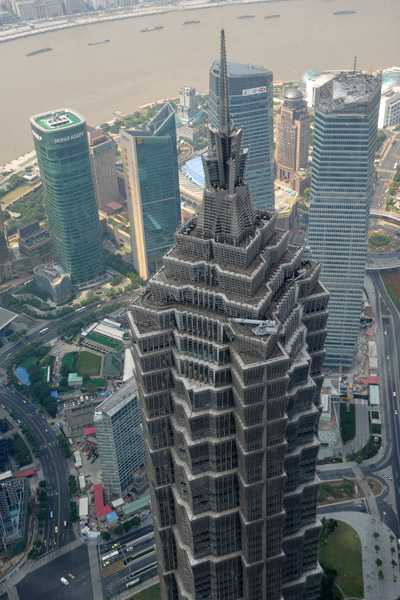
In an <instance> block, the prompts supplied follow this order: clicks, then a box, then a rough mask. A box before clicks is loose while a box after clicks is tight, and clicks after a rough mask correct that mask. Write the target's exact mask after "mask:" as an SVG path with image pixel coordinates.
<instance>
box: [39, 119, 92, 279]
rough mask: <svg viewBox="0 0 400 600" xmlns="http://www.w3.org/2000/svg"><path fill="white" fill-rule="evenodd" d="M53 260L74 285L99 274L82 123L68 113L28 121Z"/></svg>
mask: <svg viewBox="0 0 400 600" xmlns="http://www.w3.org/2000/svg"><path fill="white" fill-rule="evenodd" d="M31 126H32V134H33V139H34V142H35V149H36V154H37V159H38V164H39V169H40V175H41V177H42V182H43V189H44V195H45V199H46V208H47V213H48V215H49V222H50V230H51V233H52V235H53V243H54V248H55V252H56V257H57V261H58V262H59V263H60V265H61V266H62V268H63V269H64V271H66V273H69V274H70V275H71V280H72V283H73V284H74V285H77V286H85V285H87V284H90V283H92V282H93V283H94V282H95V281H96V280H98V279H99V278H100V277H101V276H102V275H103V274H104V261H103V248H102V244H101V237H100V228H99V216H98V213H97V206H96V198H95V190H94V183H93V175H92V167H91V164H90V155H89V145H88V138H87V134H86V122H85V119H84V118H83V117H82V115H80V114H79V113H78V112H76V111H74V110H71V109H69V108H66V109H59V110H52V111H49V112H45V113H41V114H40V115H35V116H33V117H31Z"/></svg>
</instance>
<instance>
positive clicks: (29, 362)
mask: <svg viewBox="0 0 400 600" xmlns="http://www.w3.org/2000/svg"><path fill="white" fill-rule="evenodd" d="M35 360H36V358H35V357H34V356H28V358H26V359H25V360H24V362H22V363H21V364H20V365H18V366H19V367H22V368H23V369H27V368H28V367H30V366H31V365H32V364H33V363H34V362H35Z"/></svg>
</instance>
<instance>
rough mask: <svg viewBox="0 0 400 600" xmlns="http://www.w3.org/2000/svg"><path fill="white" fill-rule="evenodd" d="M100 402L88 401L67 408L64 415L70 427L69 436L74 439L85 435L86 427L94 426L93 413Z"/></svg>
mask: <svg viewBox="0 0 400 600" xmlns="http://www.w3.org/2000/svg"><path fill="white" fill-rule="evenodd" d="M96 406H98V402H87V403H86V404H78V405H77V406H71V407H69V408H65V410H64V415H65V418H66V420H67V424H68V428H69V432H70V433H69V436H68V437H71V438H72V439H73V440H76V439H77V438H80V437H83V436H84V430H85V428H86V427H92V426H93V415H94V410H95V407H96Z"/></svg>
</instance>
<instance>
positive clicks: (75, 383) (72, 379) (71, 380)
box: [68, 373, 83, 389]
mask: <svg viewBox="0 0 400 600" xmlns="http://www.w3.org/2000/svg"><path fill="white" fill-rule="evenodd" d="M82 383H83V377H80V376H79V375H78V373H69V374H68V385H69V387H72V388H75V389H80V388H81V387H82Z"/></svg>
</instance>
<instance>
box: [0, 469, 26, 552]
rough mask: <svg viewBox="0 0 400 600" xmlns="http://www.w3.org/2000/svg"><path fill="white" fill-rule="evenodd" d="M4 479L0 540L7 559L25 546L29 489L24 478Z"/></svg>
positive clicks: (1, 488) (0, 505)
mask: <svg viewBox="0 0 400 600" xmlns="http://www.w3.org/2000/svg"><path fill="white" fill-rule="evenodd" d="M9 474H10V479H8V480H7V479H4V478H3V481H2V482H1V484H0V539H1V542H2V544H3V546H4V549H5V550H6V552H7V555H8V556H9V557H11V556H14V555H15V554H19V553H20V552H22V550H23V549H24V548H25V546H26V540H27V536H28V526H29V497H30V487H29V484H28V481H27V479H26V478H25V477H20V478H18V479H12V478H11V472H10V473H9Z"/></svg>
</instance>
